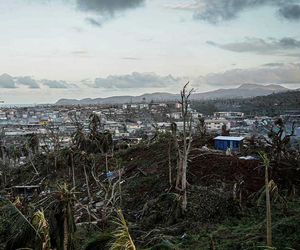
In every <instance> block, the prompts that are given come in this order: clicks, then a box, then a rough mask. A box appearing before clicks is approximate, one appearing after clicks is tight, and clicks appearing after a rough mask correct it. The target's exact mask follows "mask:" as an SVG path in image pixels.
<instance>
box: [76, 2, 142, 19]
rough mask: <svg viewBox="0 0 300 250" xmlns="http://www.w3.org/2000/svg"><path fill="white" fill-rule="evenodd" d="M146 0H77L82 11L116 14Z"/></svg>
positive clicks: (139, 4) (137, 5)
mask: <svg viewBox="0 0 300 250" xmlns="http://www.w3.org/2000/svg"><path fill="white" fill-rule="evenodd" d="M144 2H145V0H77V6H78V8H79V9H80V10H82V11H87V12H94V13H100V14H109V15H112V16H113V15H114V13H115V12H120V11H124V10H126V9H132V8H136V7H139V6H141V5H142V4H143V3H144Z"/></svg>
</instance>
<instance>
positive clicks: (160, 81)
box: [88, 72, 180, 89]
mask: <svg viewBox="0 0 300 250" xmlns="http://www.w3.org/2000/svg"><path fill="white" fill-rule="evenodd" d="M179 81H180V79H179V78H175V77H173V76H172V75H167V76H159V75H157V74H155V73H138V72H133V73H132V74H128V75H111V76H108V77H107V78H96V79H95V81H94V82H93V83H92V84H88V85H89V86H90V87H94V88H105V89H124V88H164V87H170V86H172V85H176V84H178V83H179Z"/></svg>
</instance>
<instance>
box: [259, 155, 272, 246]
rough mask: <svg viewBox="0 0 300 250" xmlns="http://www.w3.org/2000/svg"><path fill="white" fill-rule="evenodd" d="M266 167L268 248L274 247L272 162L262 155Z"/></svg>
mask: <svg viewBox="0 0 300 250" xmlns="http://www.w3.org/2000/svg"><path fill="white" fill-rule="evenodd" d="M260 157H261V159H262V161H263V164H264V167H265V194H266V217H267V246H268V247H272V214H271V201H270V185H269V167H270V160H269V158H268V156H267V155H266V153H260Z"/></svg>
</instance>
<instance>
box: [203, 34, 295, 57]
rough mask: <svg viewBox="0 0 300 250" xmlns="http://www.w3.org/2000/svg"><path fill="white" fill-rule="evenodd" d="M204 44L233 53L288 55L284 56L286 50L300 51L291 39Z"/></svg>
mask: <svg viewBox="0 0 300 250" xmlns="http://www.w3.org/2000/svg"><path fill="white" fill-rule="evenodd" d="M206 43H207V44H209V45H211V46H215V47H218V48H221V49H224V50H229V51H234V52H253V53H256V54H273V53H279V54H283V55H288V54H286V51H288V50H296V49H297V50H300V40H297V39H295V38H292V37H284V38H281V39H276V38H268V39H262V38H255V37H246V38H245V39H244V41H241V42H232V43H225V44H221V43H216V42H213V41H207V42H206ZM284 51H285V52H284ZM288 56H290V55H288Z"/></svg>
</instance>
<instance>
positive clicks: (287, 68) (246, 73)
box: [197, 63, 300, 86]
mask: <svg viewBox="0 0 300 250" xmlns="http://www.w3.org/2000/svg"><path fill="white" fill-rule="evenodd" d="M197 82H198V84H201V83H205V84H208V85H215V86H226V85H227V86H229V85H240V84H242V83H257V84H259V83H276V84H295V83H300V63H290V64H284V65H281V64H277V66H275V65H274V67H259V68H250V69H233V70H228V71H225V72H223V73H213V74H208V75H206V76H204V77H199V78H198V80H197Z"/></svg>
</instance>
